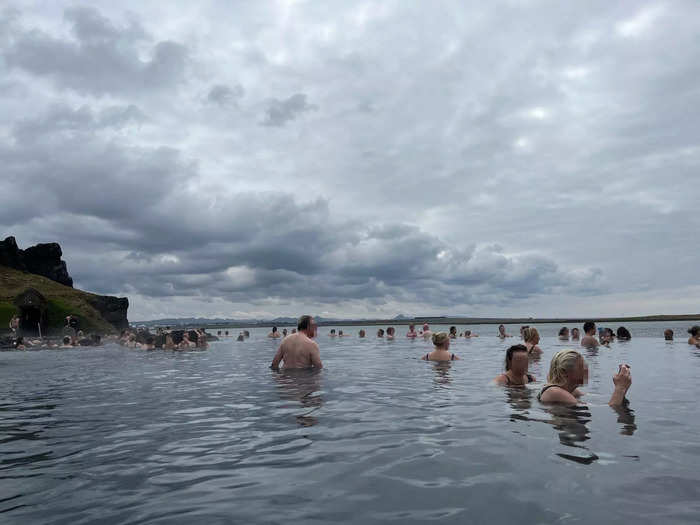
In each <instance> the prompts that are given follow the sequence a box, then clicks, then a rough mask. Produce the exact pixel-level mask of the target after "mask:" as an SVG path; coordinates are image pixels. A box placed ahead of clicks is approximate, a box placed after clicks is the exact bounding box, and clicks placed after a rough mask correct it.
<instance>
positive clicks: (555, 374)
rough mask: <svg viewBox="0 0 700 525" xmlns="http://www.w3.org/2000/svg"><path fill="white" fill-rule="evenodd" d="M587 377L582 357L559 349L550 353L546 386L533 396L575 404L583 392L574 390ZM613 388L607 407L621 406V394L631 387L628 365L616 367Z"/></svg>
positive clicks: (549, 401) (554, 401) (622, 400)
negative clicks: (551, 355) (552, 354)
mask: <svg viewBox="0 0 700 525" xmlns="http://www.w3.org/2000/svg"><path fill="white" fill-rule="evenodd" d="M587 376H588V368H587V366H586V363H585V361H584V360H583V356H582V355H581V354H579V353H578V352H577V351H576V350H562V351H560V352H557V353H556V354H554V357H552V362H551V364H550V365H549V374H547V384H546V385H545V386H544V387H543V388H542V390H540V393H539V394H538V395H537V399H539V400H540V401H541V402H542V403H562V404H566V405H575V404H576V403H577V398H578V397H580V396H581V395H582V394H583V393H582V392H581V391H580V390H579V389H578V387H579V386H581V385H583V383H584V382H585V380H586V379H587ZM613 384H614V385H615V389H614V390H613V393H612V396H611V397H610V401H609V402H608V404H609V405H610V406H611V407H616V406H622V405H624V404H625V402H626V399H625V394H626V393H627V390H629V387H630V386H631V385H632V375H631V374H630V367H629V365H619V367H618V371H617V374H615V375H614V376H613Z"/></svg>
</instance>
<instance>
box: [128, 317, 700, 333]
mask: <svg viewBox="0 0 700 525" xmlns="http://www.w3.org/2000/svg"><path fill="white" fill-rule="evenodd" d="M586 321H595V322H596V323H643V322H661V321H698V322H700V314H687V315H647V316H634V317H621V316H618V317H556V318H545V317H512V318H499V317H415V318H413V319H362V320H354V319H347V320H338V321H326V320H324V321H319V322H317V326H324V327H326V326H408V325H410V324H415V325H419V324H423V323H428V324H438V325H442V324H453V325H483V324H489V325H499V324H504V325H523V324H572V323H575V324H582V323H584V322H586ZM151 323H152V321H143V322H140V323H139V322H137V323H133V324H134V325H141V324H143V325H147V326H148V325H150V324H151ZM151 326H160V325H156V324H153V325H151ZM169 326H172V327H176V326H197V327H202V328H205V329H207V330H223V329H226V328H264V327H270V326H278V327H289V326H291V327H294V326H296V323H293V322H286V321H284V322H283V321H270V322H250V323H245V322H244V323H206V322H205V323H201V324H196V323H187V324H186V325H176V324H174V323H173V324H171V325H169Z"/></svg>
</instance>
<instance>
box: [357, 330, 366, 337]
mask: <svg viewBox="0 0 700 525" xmlns="http://www.w3.org/2000/svg"><path fill="white" fill-rule="evenodd" d="M365 335H366V332H365V331H364V330H360V333H359V334H357V337H359V338H360V339H364V338H365Z"/></svg>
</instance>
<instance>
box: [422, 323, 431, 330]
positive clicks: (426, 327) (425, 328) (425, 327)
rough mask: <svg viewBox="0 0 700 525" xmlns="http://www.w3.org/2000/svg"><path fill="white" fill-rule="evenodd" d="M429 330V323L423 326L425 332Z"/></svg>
mask: <svg viewBox="0 0 700 525" xmlns="http://www.w3.org/2000/svg"><path fill="white" fill-rule="evenodd" d="M428 330H430V325H428V323H425V324H423V331H424V332H427V331H428Z"/></svg>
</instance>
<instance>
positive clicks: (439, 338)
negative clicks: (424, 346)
mask: <svg viewBox="0 0 700 525" xmlns="http://www.w3.org/2000/svg"><path fill="white" fill-rule="evenodd" d="M432 339H433V346H434V347H435V348H434V349H433V351H432V352H429V353H427V354H425V355H424V356H423V357H421V359H422V360H423V361H455V360H457V359H459V357H457V356H456V355H454V354H451V353H450V352H449V350H450V336H449V335H448V334H446V333H445V332H438V333H434V334H433V337H432Z"/></svg>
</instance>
